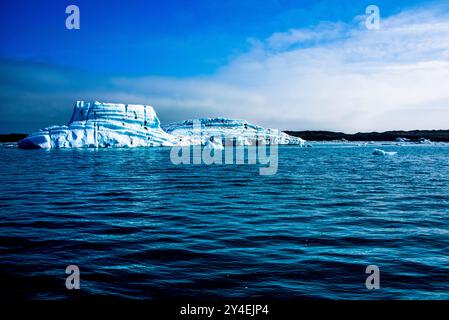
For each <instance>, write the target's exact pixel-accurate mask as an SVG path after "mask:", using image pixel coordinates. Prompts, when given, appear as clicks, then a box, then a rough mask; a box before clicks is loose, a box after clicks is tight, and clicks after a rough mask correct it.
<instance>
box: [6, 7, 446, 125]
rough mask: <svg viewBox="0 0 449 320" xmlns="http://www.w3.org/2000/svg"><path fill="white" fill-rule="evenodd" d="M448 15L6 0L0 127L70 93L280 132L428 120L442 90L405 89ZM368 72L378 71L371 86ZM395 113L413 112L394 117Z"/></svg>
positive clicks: (54, 120)
mask: <svg viewBox="0 0 449 320" xmlns="http://www.w3.org/2000/svg"><path fill="white" fill-rule="evenodd" d="M69 4H76V5H78V6H79V8H80V12H81V29H80V30H67V29H66V28H65V19H66V16H67V15H66V14H65V8H66V6H67V5H69ZM369 4H375V5H377V6H379V7H380V9H381V16H382V21H385V26H384V25H382V28H381V30H380V32H378V33H367V32H368V31H367V30H363V27H362V26H361V22H360V21H362V20H363V16H364V14H365V8H366V7H367V5H369ZM447 14H448V10H447V6H446V5H445V2H444V1H417V0H395V1H391V0H382V1H381V0H378V1H355V0H338V1H337V0H334V1H330V0H323V1H306V0H296V1H293V0H291V1H290V0H277V1H275V0H264V1H243V0H240V1H234V0H231V1H213V0H209V1H203V0H196V1H186V0H184V1H137V0H134V1H133V0H129V1H126V2H123V1H114V0H109V1H92V0H90V1H48V0H41V1H23V0H16V1H5V2H4V3H3V4H2V8H1V10H0V39H1V40H0V133H5V132H12V131H14V132H30V131H32V130H36V129H38V128H40V127H42V126H48V125H52V124H61V123H66V121H67V120H68V119H69V116H70V112H71V110H72V105H73V104H74V102H75V101H76V100H80V99H86V100H91V99H98V100H108V101H111V102H125V103H146V104H152V105H153V106H154V107H155V109H156V112H157V113H158V114H159V116H160V117H161V120H162V121H164V122H168V121H174V120H180V119H183V118H185V117H197V116H220V115H223V116H229V117H233V118H247V119H248V120H250V121H252V122H256V123H260V124H262V125H267V126H273V127H279V128H281V129H292V130H294V129H296V130H303V129H328V130H342V131H347V132H351V131H358V130H383V129H415V128H418V129H419V128H422V129H424V128H433V127H435V128H436V127H440V126H441V125H443V124H442V123H439V122H438V121H433V118H432V117H429V116H428V115H427V116H426V118H425V119H424V120H425V122H424V123H423V122H422V121H423V118H422V114H424V113H425V111H427V112H432V111H431V110H433V111H434V114H435V119H436V120H437V119H439V118H440V117H441V116H444V115H446V112H447V111H446V109H445V107H444V106H445V103H446V96H444V95H442V91H443V89H441V92H440V91H439V90H440V89H439V87H438V86H436V88H434V90H435V92H430V93H429V92H427V91H426V90H424V89H423V90H422V91H423V92H418V93H420V95H419V97H416V95H417V94H418V93H417V92H416V90H414V93H413V95H415V97H414V98H415V100H414V101H416V103H413V101H412V102H411V101H410V99H411V98H410V96H408V94H407V91H409V90H408V89H410V90H413V89H414V88H413V87H411V85H412V84H413V83H416V79H417V78H418V79H421V80H422V81H424V80H426V78H425V77H427V76H429V77H430V75H431V74H433V71H434V70H433V68H437V69H438V70H440V71H441V69H443V71H445V70H446V69H445V68H446V65H445V63H446V62H447V55H446V53H447V52H449V51H448V50H446V49H447V48H445V47H441V44H440V45H438V43H439V42H444V41H446V40H447V39H446V36H447V33H448V32H446V31H447V30H446V24H445V23H446V22H449V21H447ZM415 17H421V18H420V19H415ZM407 19H408V20H409V21H410V23H407ZM435 28H436V29H435ZM404 30H406V31H404ZM429 30H430V31H429ZM304 35H306V38H307V39H308V40H307V41H304V40H303V39H304ZM370 37H371V38H372V39H371V42H367V40H366V38H370ZM429 38H430V39H432V41H430V42H429V40H425V39H429ZM301 39H302V40H301ZM446 43H447V42H446ZM429 45H430V47H429ZM398 48H402V49H403V50H400V49H398ZM426 48H427V49H426ZM368 49H369V50H368ZM367 50H368V51H370V53H369V54H367V53H366V52H367ZM321 54H322V55H323V56H321ZM318 58H319V59H318ZM426 63H427V64H426ZM425 64H426V65H425ZM420 65H421V66H422V65H425V66H426V68H428V70H427V71H428V73H425V72H424V71H423V70H421V69H420V70H418V71H417V69H416V66H420ZM369 68H374V69H375V70H381V71H382V72H383V73H382V74H380V73H379V72H376V73H375V75H374V76H373V77H374V78H376V77H379V79H377V80H378V81H376V82H373V83H371V84H369V83H367V82H368V81H373V80H372V78H373V77H366V78H365V77H363V74H366V72H368V71H366V70H368V69H369ZM394 68H405V69H403V70H404V74H406V75H407V76H408V77H409V78H407V76H406V79H404V80H405V83H404V84H402V86H400V87H398V88H397V91H395V90H394V89H395V88H391V85H389V84H394V86H396V78H395V74H392V73H391V72H390V73H388V72H386V71H385V70H388V69H394ZM407 68H408V69H407ZM410 68H411V69H412V70H414V71H413V72H412V73H410V72H409V70H411V69H410ZM362 69H363V70H365V71H364V72H365V73H363V72H361V73H358V71H357V70H362ZM394 70H396V69H394ZM407 70H408V71H407ZM445 75H446V74H445V73H441V74H437V75H436V78H437V79H440V78H441V79H445V78H444V77H445ZM416 77H417V78H416ZM439 77H440V78H439ZM370 79H371V80H370ZM400 79H403V77H400ZM429 79H430V78H429ZM342 81H347V83H348V87H346V88H340V87H339V85H340V83H341V82H342ZM379 81H380V82H381V83H382V82H384V83H385V85H384V86H382V85H380V84H379V83H378V82H379ZM433 81H435V80H433ZM314 83H316V85H311V84H314ZM294 84H297V85H294ZM359 84H360V92H358V93H357V94H356V95H354V96H353V95H350V94H349V93H350V92H351V91H353V90H354V88H355V89H357V87H358V86H359ZM440 85H441V84H440ZM370 86H371V88H373V90H374V91H377V93H376V97H375V99H374V100H375V103H377V104H381V105H389V104H391V108H384V109H385V110H383V109H382V108H380V109H382V110H383V113H382V114H380V113H379V108H376V105H375V104H374V103H373V102H370V101H372V100H373V98H372V94H370V90H369V88H370ZM345 90H346V91H348V94H344V93H345V92H346V91H345ZM312 94H313V96H312ZM429 96H434V97H435V101H433V102H432V99H430V98H428V97H429ZM382 97H383V98H385V97H389V99H388V100H382V99H381V98H382ZM400 98H401V99H400ZM365 101H366V102H367V106H365ZM392 101H394V105H395V106H396V107H395V108H393V103H392ZM448 101H449V100H448ZM429 104H431V105H429ZM357 105H358V106H361V109H360V110H358V111H357V110H356V109H355V108H356V107H355V106H357ZM331 106H333V107H335V108H337V109H338V110H340V111H341V112H336V113H335V117H331V116H330V115H329V114H332V112H333V111H332V110H331ZM365 108H366V109H365ZM407 108H408V109H407ZM426 108H428V109H426ZM435 108H436V111H435ZM273 109H277V110H278V111H280V112H282V114H280V113H276V112H274V111H273ZM404 110H410V111H411V113H412V114H413V113H414V114H416V116H410V118H409V119H404ZM289 113H290V115H289V116H286V115H285V114H289ZM27 115H29V116H27ZM333 118H334V119H333ZM396 118H397V121H393V120H391V119H396ZM350 120H351V121H350ZM418 120H419V121H418Z"/></svg>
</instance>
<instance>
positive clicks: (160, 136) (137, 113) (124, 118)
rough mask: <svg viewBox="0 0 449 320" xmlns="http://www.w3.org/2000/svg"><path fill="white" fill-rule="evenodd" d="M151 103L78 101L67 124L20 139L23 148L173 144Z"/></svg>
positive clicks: (20, 146) (20, 145)
mask: <svg viewBox="0 0 449 320" xmlns="http://www.w3.org/2000/svg"><path fill="white" fill-rule="evenodd" d="M173 142H174V139H173V137H171V136H170V135H169V134H167V133H166V132H164V131H163V130H162V129H161V127H160V121H159V119H158V117H157V116H156V112H155V111H154V109H153V108H152V107H151V106H148V105H134V104H115V103H103V102H98V101H95V102H84V101H78V102H77V103H76V105H75V108H74V110H73V114H72V117H71V119H70V121H69V123H68V125H66V126H52V127H48V128H45V129H42V130H39V131H38V132H35V133H32V134H31V135H29V136H28V137H26V138H24V139H22V140H20V141H19V148H21V149H33V148H77V147H96V148H98V147H142V146H151V147H156V146H172V145H173Z"/></svg>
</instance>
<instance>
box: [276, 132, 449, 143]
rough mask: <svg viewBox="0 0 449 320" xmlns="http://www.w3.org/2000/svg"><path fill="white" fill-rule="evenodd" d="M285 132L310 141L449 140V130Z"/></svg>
mask: <svg viewBox="0 0 449 320" xmlns="http://www.w3.org/2000/svg"><path fill="white" fill-rule="evenodd" d="M284 132H285V133H287V134H289V135H292V136H295V137H301V138H302V139H305V140H308V141H332V140H342V139H345V140H348V141H396V139H397V138H406V139H410V141H418V140H419V139H421V138H424V139H428V140H430V141H435V142H449V130H413V131H385V132H358V133H354V134H347V133H343V132H332V131H284Z"/></svg>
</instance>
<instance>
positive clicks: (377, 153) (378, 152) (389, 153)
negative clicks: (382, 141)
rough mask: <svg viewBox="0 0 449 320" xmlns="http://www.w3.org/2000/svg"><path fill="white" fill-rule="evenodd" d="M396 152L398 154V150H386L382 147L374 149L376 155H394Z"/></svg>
mask: <svg viewBox="0 0 449 320" xmlns="http://www.w3.org/2000/svg"><path fill="white" fill-rule="evenodd" d="M395 154H397V152H395V151H384V150H381V149H374V151H373V155H375V156H394V155H395Z"/></svg>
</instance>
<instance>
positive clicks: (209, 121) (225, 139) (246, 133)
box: [162, 118, 305, 146]
mask: <svg viewBox="0 0 449 320" xmlns="http://www.w3.org/2000/svg"><path fill="white" fill-rule="evenodd" d="M162 128H163V129H164V130H165V132H167V133H169V134H170V135H172V136H173V137H174V138H175V139H176V144H177V145H198V144H201V145H208V144H210V142H213V143H215V144H216V145H224V144H226V145H229V144H233V145H239V146H251V145H253V146H255V145H257V144H258V143H264V144H294V145H301V146H303V145H304V143H305V140H303V139H301V138H297V137H292V136H290V135H288V134H286V133H284V132H281V131H279V130H277V129H265V128H262V127H260V126H257V125H254V124H250V123H248V122H247V121H245V120H234V119H227V118H202V119H194V120H185V121H180V122H174V123H171V124H168V125H165V126H162Z"/></svg>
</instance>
